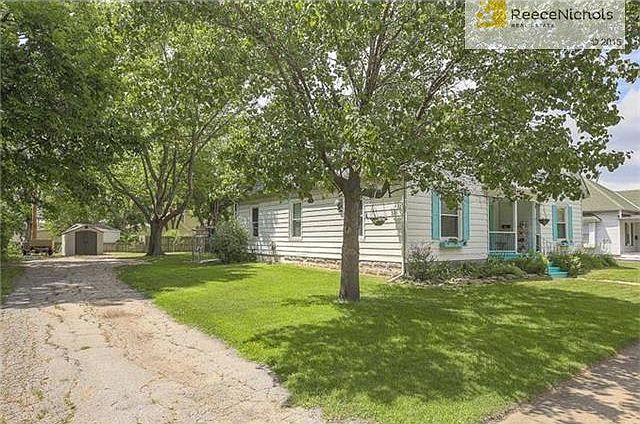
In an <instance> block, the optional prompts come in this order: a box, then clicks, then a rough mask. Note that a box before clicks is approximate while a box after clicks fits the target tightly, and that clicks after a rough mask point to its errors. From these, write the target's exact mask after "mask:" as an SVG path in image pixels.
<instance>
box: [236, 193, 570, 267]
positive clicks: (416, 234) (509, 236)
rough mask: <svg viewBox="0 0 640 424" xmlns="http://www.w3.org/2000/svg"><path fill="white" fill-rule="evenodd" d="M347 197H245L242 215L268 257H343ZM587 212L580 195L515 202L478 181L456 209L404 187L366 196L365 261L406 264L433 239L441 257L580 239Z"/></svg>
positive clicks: (480, 255)
mask: <svg viewBox="0 0 640 424" xmlns="http://www.w3.org/2000/svg"><path fill="white" fill-rule="evenodd" d="M341 205H342V203H341V200H340V198H339V197H338V196H336V195H335V194H328V193H321V192H317V193H314V196H313V202H309V201H301V200H300V199H298V198H294V197H290V198H288V199H278V198H273V197H271V198H269V197H262V198H260V197H255V198H251V199H248V200H246V201H243V202H240V203H239V204H238V205H237V209H236V216H237V218H238V220H239V221H240V222H241V223H244V225H245V226H246V227H247V229H248V230H249V234H250V247H251V249H252V250H253V251H254V252H255V253H256V254H258V255H259V256H261V257H277V258H278V259H280V260H291V261H313V262H323V263H336V264H337V261H338V260H339V259H340V253H341V246H342V214H341ZM581 217H582V210H581V206H580V202H579V201H569V200H564V201H557V202H551V203H536V202H533V201H517V202H512V201H509V200H507V199H504V198H499V197H496V196H491V195H490V194H489V193H487V192H485V191H483V190H481V189H480V188H476V189H475V190H474V191H473V192H472V193H471V194H470V195H469V196H467V197H465V199H464V201H463V202H462V203H461V204H460V205H459V206H458V207H457V208H456V209H450V208H448V207H447V205H446V204H445V203H444V202H443V201H442V200H441V199H440V196H439V195H438V194H437V193H435V192H419V193H415V194H412V193H411V192H410V191H409V190H407V189H406V188H405V189H403V188H402V187H401V188H400V189H399V190H397V191H393V194H392V195H391V197H388V198H381V199H365V200H363V205H362V213H361V223H362V224H361V228H360V260H361V264H362V265H363V266H365V267H368V266H371V267H375V268H380V267H382V268H385V269H389V268H392V269H396V268H397V269H398V270H399V269H400V268H401V267H402V265H403V264H404V263H406V258H407V255H408V253H409V252H410V249H411V247H412V246H415V245H425V244H426V245H429V246H431V248H432V250H433V252H434V254H435V255H436V256H437V258H439V259H442V260H482V259H486V258H487V257H489V256H490V255H496V256H511V255H515V254H517V253H521V252H525V251H528V250H543V251H548V250H550V249H552V248H554V246H558V245H567V246H580V245H581V244H582V240H581V237H582V229H581V223H582V221H581Z"/></svg>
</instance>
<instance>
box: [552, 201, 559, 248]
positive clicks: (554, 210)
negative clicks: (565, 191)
mask: <svg viewBox="0 0 640 424" xmlns="http://www.w3.org/2000/svg"><path fill="white" fill-rule="evenodd" d="M551 232H552V233H553V239H554V240H558V207H557V206H556V205H553V206H551Z"/></svg>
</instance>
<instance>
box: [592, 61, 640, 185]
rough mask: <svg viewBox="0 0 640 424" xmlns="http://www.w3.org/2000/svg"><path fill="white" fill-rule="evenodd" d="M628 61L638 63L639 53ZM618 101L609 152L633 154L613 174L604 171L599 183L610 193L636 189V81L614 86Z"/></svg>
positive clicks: (639, 95)
mask: <svg viewBox="0 0 640 424" xmlns="http://www.w3.org/2000/svg"><path fill="white" fill-rule="evenodd" d="M630 57H631V60H633V61H634V62H636V63H640V50H636V51H634V52H633V53H632V54H631V55H630ZM618 91H619V92H620V97H619V100H618V111H619V113H620V115H621V116H622V118H623V119H622V121H621V122H620V123H619V124H618V125H616V126H615V127H612V128H611V129H610V133H611V142H610V143H609V146H610V147H611V149H613V150H622V151H633V153H632V156H631V159H627V161H626V162H625V163H624V165H622V166H621V167H619V168H618V169H616V170H615V171H614V172H608V171H606V170H605V171H604V172H603V173H602V176H601V177H600V180H599V182H600V183H601V184H603V185H605V186H606V187H609V188H610V189H612V190H630V189H640V80H637V81H635V83H633V84H629V83H627V82H622V81H621V82H620V83H619V84H618Z"/></svg>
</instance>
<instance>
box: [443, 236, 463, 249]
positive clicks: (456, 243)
mask: <svg viewBox="0 0 640 424" xmlns="http://www.w3.org/2000/svg"><path fill="white" fill-rule="evenodd" d="M466 245H467V242H466V241H465V240H458V239H454V238H451V239H448V240H442V241H441V242H440V248H441V249H461V248H462V247H464V246H466Z"/></svg>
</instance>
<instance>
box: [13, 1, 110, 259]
mask: <svg viewBox="0 0 640 424" xmlns="http://www.w3.org/2000/svg"><path fill="white" fill-rule="evenodd" d="M107 19H108V17H107V14H106V13H105V9H104V8H103V7H102V6H100V5H97V4H83V3H41V2H6V3H5V2H2V3H0V31H1V35H0V36H1V38H2V43H1V45H0V63H2V73H1V86H2V88H1V91H0V104H1V110H0V117H1V119H2V126H1V129H0V136H1V152H0V154H1V156H2V165H1V167H0V174H1V177H2V183H1V184H0V185H1V198H2V204H3V216H8V215H11V216H13V217H14V218H15V219H11V220H5V219H3V220H2V224H3V225H2V227H3V228H2V231H3V232H4V233H7V234H13V233H14V232H16V231H19V230H20V229H21V227H22V225H23V224H24V220H25V219H27V217H28V211H29V204H30V203H38V204H40V203H42V199H43V192H44V191H46V190H48V189H49V188H50V187H52V186H56V185H60V184H64V185H66V186H68V187H74V190H79V189H81V188H82V187H84V186H85V184H84V183H85V181H86V178H84V176H83V172H84V170H85V167H86V166H87V164H86V163H85V161H84V160H85V158H86V157H87V156H90V155H92V154H93V152H94V151H95V149H94V147H95V140H96V137H95V135H96V133H98V132H99V128H100V125H99V117H100V115H101V113H100V112H101V111H102V110H103V109H104V105H105V103H106V102H107V101H108V98H109V95H108V94H109V92H110V91H111V90H112V88H113V84H114V79H113V74H112V73H111V72H110V70H111V68H112V65H113V61H114V59H115V58H114V56H113V54H112V51H110V50H109V49H108V48H107V45H106V44H105V39H104V37H103V34H102V33H101V28H104V23H105V22H106V20H107ZM101 160H102V161H108V158H107V157H106V156H103V157H102V158H101ZM5 208H6V209H9V210H7V211H4V209H5ZM25 212H26V213H25ZM17 216H21V217H22V218H21V219H17ZM6 239H7V237H3V247H4V246H5V244H4V240H6Z"/></svg>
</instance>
